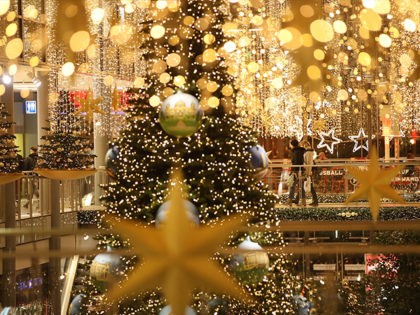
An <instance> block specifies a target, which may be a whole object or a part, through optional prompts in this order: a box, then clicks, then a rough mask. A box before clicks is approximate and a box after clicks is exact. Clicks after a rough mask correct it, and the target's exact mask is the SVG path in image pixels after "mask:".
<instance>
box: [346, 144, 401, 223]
mask: <svg viewBox="0 0 420 315" xmlns="http://www.w3.org/2000/svg"><path fill="white" fill-rule="evenodd" d="M346 169H347V171H348V172H349V173H350V174H351V175H352V176H354V177H355V178H356V180H357V181H358V182H359V183H360V187H359V188H357V190H356V191H355V192H354V193H353V194H352V195H350V197H349V198H348V199H347V200H346V202H345V203H346V204H348V203H349V202H351V201H354V200H360V199H368V200H369V206H370V212H371V213H372V218H373V221H377V220H378V215H379V207H380V205H381V197H386V198H390V199H393V200H396V201H398V202H402V203H404V199H403V198H402V197H401V196H400V195H399V194H398V193H397V192H396V191H395V190H394V189H393V188H392V187H391V186H390V183H391V181H392V179H393V178H394V177H395V176H396V175H397V174H398V173H399V172H400V171H401V170H402V169H403V166H397V167H393V168H388V169H381V168H380V167H379V161H378V154H377V153H376V149H375V148H372V151H371V156H370V163H369V167H368V169H367V170H361V169H360V168H358V167H353V166H349V167H347V168H346Z"/></svg>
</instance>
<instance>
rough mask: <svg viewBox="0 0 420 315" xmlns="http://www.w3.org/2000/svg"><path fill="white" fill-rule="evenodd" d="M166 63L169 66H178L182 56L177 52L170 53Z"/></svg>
mask: <svg viewBox="0 0 420 315" xmlns="http://www.w3.org/2000/svg"><path fill="white" fill-rule="evenodd" d="M166 63H167V64H168V66H169V67H177V66H178V65H179V64H180V63H181V56H180V55H178V54H177V53H172V54H169V55H168V56H167V57H166Z"/></svg>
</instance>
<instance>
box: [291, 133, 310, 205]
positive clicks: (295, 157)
mask: <svg viewBox="0 0 420 315" xmlns="http://www.w3.org/2000/svg"><path fill="white" fill-rule="evenodd" d="M290 145H291V147H292V149H291V160H292V172H291V174H290V176H291V177H292V180H291V181H290V187H289V199H288V200H287V205H289V206H291V205H292V203H296V204H299V199H300V198H299V197H300V196H299V193H298V194H297V196H296V198H295V189H296V184H297V185H298V186H300V187H298V189H301V192H302V205H303V206H306V199H305V190H304V189H303V183H302V182H303V180H302V179H303V177H304V175H305V168H304V167H303V164H305V159H304V154H305V149H304V148H302V147H300V146H299V141H297V140H296V139H293V140H292V141H291V142H290ZM293 165H299V166H293ZM299 176H300V177H299ZM299 179H301V180H300V181H299Z"/></svg>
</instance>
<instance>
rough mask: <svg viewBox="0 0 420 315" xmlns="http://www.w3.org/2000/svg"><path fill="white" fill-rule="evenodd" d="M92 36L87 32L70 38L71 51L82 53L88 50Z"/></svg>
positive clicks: (75, 34)
mask: <svg viewBox="0 0 420 315" xmlns="http://www.w3.org/2000/svg"><path fill="white" fill-rule="evenodd" d="M89 44H90V34H89V32H86V31H78V32H76V33H74V34H73V35H72V36H71V37H70V49H71V50H72V51H74V52H81V51H84V50H85V49H86V48H88V46H89Z"/></svg>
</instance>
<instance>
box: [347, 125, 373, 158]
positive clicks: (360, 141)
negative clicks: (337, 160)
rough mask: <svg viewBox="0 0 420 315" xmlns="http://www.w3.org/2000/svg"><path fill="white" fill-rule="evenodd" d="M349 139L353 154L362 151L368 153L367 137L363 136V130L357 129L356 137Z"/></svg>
mask: <svg viewBox="0 0 420 315" xmlns="http://www.w3.org/2000/svg"><path fill="white" fill-rule="evenodd" d="M349 138H350V140H351V141H353V142H354V147H353V152H356V151H357V150H363V149H364V150H366V151H368V152H369V141H368V136H367V135H366V134H365V130H364V129H363V128H360V129H359V133H358V134H357V135H355V136H349ZM365 139H366V140H365Z"/></svg>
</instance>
